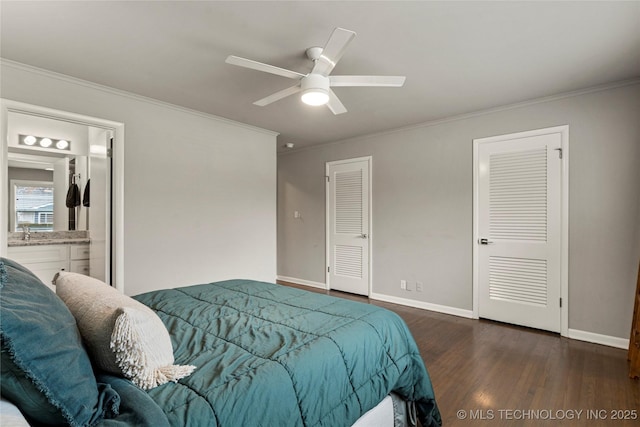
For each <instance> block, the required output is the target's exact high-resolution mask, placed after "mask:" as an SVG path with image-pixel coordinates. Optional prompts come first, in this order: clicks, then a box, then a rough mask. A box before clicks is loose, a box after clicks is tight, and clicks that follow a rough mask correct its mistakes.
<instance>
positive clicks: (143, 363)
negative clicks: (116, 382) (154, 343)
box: [110, 312, 196, 390]
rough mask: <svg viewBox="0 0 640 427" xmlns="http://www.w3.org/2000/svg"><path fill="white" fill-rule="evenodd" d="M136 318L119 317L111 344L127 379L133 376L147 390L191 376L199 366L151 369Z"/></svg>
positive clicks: (131, 378) (125, 314) (124, 314)
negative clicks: (134, 325)
mask: <svg viewBox="0 0 640 427" xmlns="http://www.w3.org/2000/svg"><path fill="white" fill-rule="evenodd" d="M132 323H133V322H132V321H131V319H130V318H129V316H128V315H127V313H126V312H123V313H122V314H120V316H118V318H117V319H116V323H115V325H114V328H113V332H112V334H111V343H110V347H111V349H112V350H113V351H114V353H115V356H116V363H117V364H118V366H119V367H120V369H121V370H122V374H123V375H124V376H125V378H128V379H130V380H131V381H132V382H133V383H134V384H135V385H137V386H138V387H140V388H142V389H143V390H150V389H152V388H154V387H157V386H159V385H162V384H165V383H167V382H169V381H172V382H177V381H178V380H179V379H181V378H184V377H186V376H189V375H191V373H192V372H193V371H194V370H195V369H196V367H195V366H192V365H168V366H162V367H158V368H149V367H148V362H147V355H146V353H145V352H144V350H143V348H142V346H141V344H140V342H141V340H140V337H139V335H138V332H137V331H136V329H135V328H133V327H132Z"/></svg>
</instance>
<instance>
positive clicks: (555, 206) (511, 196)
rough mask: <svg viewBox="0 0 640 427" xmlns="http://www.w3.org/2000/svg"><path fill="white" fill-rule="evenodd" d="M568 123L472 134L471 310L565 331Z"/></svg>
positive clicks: (526, 324) (495, 318)
mask: <svg viewBox="0 0 640 427" xmlns="http://www.w3.org/2000/svg"><path fill="white" fill-rule="evenodd" d="M567 155H568V127H567V126H560V127H555V128H549V129H541V130H536V131H530V132H521V133H517V134H510V135H502V136H498V137H491V138H483V139H478V140H474V242H473V243H474V317H476V318H478V317H483V318H488V319H493V320H498V321H503V322H507V323H513V324H518V325H523V326H528V327H533V328H538V329H544V330H549V331H553V332H561V333H562V334H563V335H566V334H567V333H568V325H567V320H568V316H567V313H568V310H567V305H568V291H567V281H568V280H567V261H566V259H567V254H568V251H567V238H568V232H567V223H568V219H567V218H568V216H567V208H568V203H567V200H568V195H567V189H568V185H567V184H568V183H567V177H568V173H567V170H566V169H567V168H566V165H567Z"/></svg>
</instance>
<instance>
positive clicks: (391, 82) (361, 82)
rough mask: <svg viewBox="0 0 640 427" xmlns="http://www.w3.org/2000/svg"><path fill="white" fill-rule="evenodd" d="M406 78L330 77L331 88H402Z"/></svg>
mask: <svg viewBox="0 0 640 427" xmlns="http://www.w3.org/2000/svg"><path fill="white" fill-rule="evenodd" d="M405 79H406V77H405V76H329V84H330V85H331V86H368V87H371V86H379V87H402V85H404V81H405Z"/></svg>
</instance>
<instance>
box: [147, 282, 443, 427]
mask: <svg viewBox="0 0 640 427" xmlns="http://www.w3.org/2000/svg"><path fill="white" fill-rule="evenodd" d="M135 298H136V299H137V300H139V301H140V302H142V303H144V304H146V305H147V306H149V307H151V308H152V309H153V310H155V311H156V312H157V313H158V315H159V316H160V318H161V319H162V321H163V322H164V323H165V325H166V326H167V329H168V330H169V334H170V335H171V339H172V342H173V348H174V354H175V359H176V363H178V364H190V365H195V366H196V367H197V369H196V371H195V372H194V373H193V374H192V375H191V376H189V377H187V378H184V379H182V380H180V381H179V382H178V383H169V384H165V385H163V386H160V387H157V388H155V389H152V390H150V391H149V392H148V393H149V396H150V397H151V398H152V399H153V400H154V401H155V402H156V403H157V404H158V406H159V407H160V408H162V410H163V411H164V413H165V415H166V417H167V419H168V421H169V424H170V425H172V426H228V427H235V426H243V427H246V426H268V427H272V426H331V427H337V426H350V425H351V424H353V423H354V422H355V421H356V420H357V419H358V418H359V417H360V416H361V415H362V414H363V413H365V412H366V411H368V410H369V409H371V408H373V407H374V406H375V405H376V404H378V403H379V402H380V401H381V400H382V399H383V398H384V397H385V396H386V395H387V394H389V393H390V392H391V391H395V392H396V393H397V394H399V395H400V396H402V397H403V398H405V399H406V400H408V401H412V402H415V405H416V408H417V412H418V418H419V419H420V421H421V423H422V425H423V426H424V427H428V426H436V425H440V424H441V422H440V414H439V412H438V408H437V406H436V403H435V400H434V394H433V389H432V387H431V382H430V380H429V377H428V374H427V371H426V369H425V367H424V364H423V361H422V358H421V357H420V354H419V352H418V349H417V347H416V344H415V341H414V340H413V337H412V336H411V334H410V332H409V330H408V329H407V326H406V325H405V323H404V322H403V321H402V320H401V319H400V317H399V316H397V315H396V314H395V313H392V312H390V311H388V310H385V309H382V308H379V307H375V306H372V305H368V304H362V303H357V302H353V301H347V300H344V299H339V298H334V297H330V296H326V295H321V294H316V293H311V292H307V291H303V290H299V289H294V288H290V287H285V286H280V285H275V284H270V283H263V282H255V281H249V280H229V281H224V282H217V283H210V284H206V285H197V286H191V287H184V288H177V289H169V290H161V291H155V292H150V293H146V294H142V295H139V296H137V297H135Z"/></svg>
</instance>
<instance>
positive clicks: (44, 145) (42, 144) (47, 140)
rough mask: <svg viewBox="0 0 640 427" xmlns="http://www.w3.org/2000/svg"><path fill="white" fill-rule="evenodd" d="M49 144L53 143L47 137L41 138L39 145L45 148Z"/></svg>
mask: <svg viewBox="0 0 640 427" xmlns="http://www.w3.org/2000/svg"><path fill="white" fill-rule="evenodd" d="M51 144H53V141H52V140H50V139H49V138H42V139H41V140H40V146H41V147H44V148H47V147H50V146H51Z"/></svg>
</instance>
